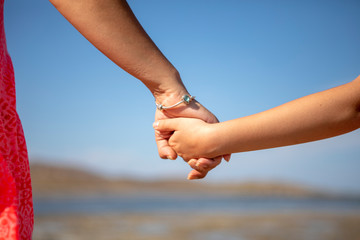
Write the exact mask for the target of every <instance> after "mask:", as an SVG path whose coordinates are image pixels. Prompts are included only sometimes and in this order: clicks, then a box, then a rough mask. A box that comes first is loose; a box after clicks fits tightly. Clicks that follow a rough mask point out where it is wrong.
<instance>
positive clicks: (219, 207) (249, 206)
mask: <svg viewBox="0 0 360 240" xmlns="http://www.w3.org/2000/svg"><path fill="white" fill-rule="evenodd" d="M34 211H35V214H37V215H57V214H68V213H78V214H100V213H101V214H102V213H153V212H157V213H159V212H160V213H161V212H199V213H216V212H221V213H236V214H239V213H271V212H286V211H324V212H336V211H340V212H358V211H360V199H358V198H290V197H253V196H252V197H246V196H227V197H224V196H222V197H220V196H219V197H216V196H202V197H192V196H184V195H182V196H173V197H172V196H147V195H145V196H92V197H76V198H70V197H69V198H40V199H35V200H34Z"/></svg>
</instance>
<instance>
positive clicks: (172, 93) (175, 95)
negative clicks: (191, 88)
mask: <svg viewBox="0 0 360 240" xmlns="http://www.w3.org/2000/svg"><path fill="white" fill-rule="evenodd" d="M151 92H152V94H153V96H154V98H155V101H156V103H159V104H162V105H164V106H171V105H173V104H176V103H177V102H179V101H181V100H182V98H183V96H184V95H188V96H191V95H190V94H189V92H188V91H187V90H186V88H185V85H184V84H183V82H182V80H181V78H180V74H179V73H178V72H175V73H174V74H173V76H172V77H170V78H164V79H163V80H160V83H159V84H158V86H157V87H156V88H154V89H153V90H152V91H151Z"/></svg>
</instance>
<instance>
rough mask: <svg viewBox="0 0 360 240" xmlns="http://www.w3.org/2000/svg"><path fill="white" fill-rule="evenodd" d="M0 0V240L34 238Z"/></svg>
mask: <svg viewBox="0 0 360 240" xmlns="http://www.w3.org/2000/svg"><path fill="white" fill-rule="evenodd" d="M3 9H4V0H0V240H9V239H11V240H13V239H26V240H28V239H31V234H32V230H33V223H34V221H33V218H34V214H33V203H32V193H31V180H30V169H29V160H28V156H27V150H26V144H25V138H24V133H23V130H22V126H21V122H20V119H19V117H18V115H17V112H16V98H15V82H14V70H13V66H12V62H11V59H10V56H9V54H8V52H7V48H6V40H5V32H4V17H3Z"/></svg>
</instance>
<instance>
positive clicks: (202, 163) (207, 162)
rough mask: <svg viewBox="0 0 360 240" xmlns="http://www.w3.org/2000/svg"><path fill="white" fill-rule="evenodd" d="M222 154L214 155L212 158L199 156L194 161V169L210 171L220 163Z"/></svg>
mask: <svg viewBox="0 0 360 240" xmlns="http://www.w3.org/2000/svg"><path fill="white" fill-rule="evenodd" d="M221 159H222V156H219V157H216V158H214V159H209V158H199V160H197V162H196V168H195V169H196V170H198V171H200V172H203V171H206V172H208V171H210V170H211V169H213V168H215V167H216V166H218V165H219V164H220V163H221Z"/></svg>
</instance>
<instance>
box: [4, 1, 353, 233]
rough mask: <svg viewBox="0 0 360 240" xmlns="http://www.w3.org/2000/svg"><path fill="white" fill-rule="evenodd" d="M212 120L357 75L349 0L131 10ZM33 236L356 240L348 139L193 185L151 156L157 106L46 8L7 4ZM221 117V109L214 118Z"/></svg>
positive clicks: (245, 162)
mask: <svg viewBox="0 0 360 240" xmlns="http://www.w3.org/2000/svg"><path fill="white" fill-rule="evenodd" d="M128 2H129V4H130V6H131V8H132V9H133V11H134V13H135V15H136V16H137V17H138V19H139V21H140V22H141V23H142V25H143V27H144V28H145V30H146V31H147V32H148V34H149V35H150V36H151V37H152V39H153V40H154V42H155V43H156V44H157V45H158V47H159V48H160V49H161V50H162V52H163V53H164V54H165V56H167V57H168V59H169V60H170V61H171V62H172V63H173V64H174V65H175V66H176V68H177V69H178V70H179V72H180V74H181V76H182V79H183V81H184V83H185V84H186V86H187V87H188V90H189V91H190V93H191V94H193V95H195V96H196V97H197V100H198V101H200V102H201V103H202V104H203V105H204V106H206V107H207V108H209V110H211V111H212V112H213V113H214V114H215V115H217V116H218V118H219V119H220V120H221V121H226V120H229V119H233V118H238V117H242V116H247V115H250V114H254V113H257V112H260V111H263V110H266V109H269V108H272V107H275V106H278V105H280V104H282V103H285V102H287V101H290V100H293V99H295V98H299V97H302V96H305V95H308V94H311V93H314V92H317V91H321V90H325V89H328V88H331V87H335V86H337V85H340V84H344V83H347V82H349V81H351V80H353V79H355V78H356V77H357V76H358V75H359V74H360V72H359V69H360V68H359V66H360V58H359V55H360V44H359V42H360V27H359V25H360V15H359V14H358V13H359V10H360V2H359V1H357V0H353V1H351V0H348V1H334V0H331V1H230V0H228V1H222V2H221V3H220V2H219V1H205V0H198V1H178V0H174V1H165V0H156V1H145V0H139V1H128ZM5 27H6V29H5V30H6V34H7V43H8V48H9V52H10V55H11V57H12V59H13V63H14V67H15V77H16V87H17V105H18V112H19V115H20V118H21V119H22V123H23V126H24V131H25V136H26V139H27V144H28V150H29V157H30V162H31V165H32V166H31V168H32V177H33V187H34V204H35V207H34V208H35V215H36V219H35V220H36V226H35V232H34V239H169V238H171V239H205V240H206V239H245V240H252V239H255V240H257V239H288V238H289V237H288V236H289V235H290V236H292V237H291V238H292V239H359V238H360V230H359V229H360V200H359V199H360V198H359V196H360V184H359V183H360V174H359V170H360V157H359V156H360V134H359V133H360V132H359V130H357V131H354V132H352V133H349V134H346V135H343V136H339V137H336V138H333V139H327V140H323V141H318V142H314V143H307V144H302V145H298V146H291V147H283V148H277V149H270V150H262V151H257V152H248V153H240V154H234V155H233V156H232V159H231V161H230V163H223V164H222V165H221V166H219V167H218V168H216V169H215V170H213V171H212V172H211V173H209V175H208V176H207V178H206V179H205V180H201V181H196V182H189V181H186V180H185V179H186V176H187V173H188V172H189V171H190V168H189V167H188V166H187V164H185V163H184V162H183V161H182V160H181V159H177V160H176V161H170V160H161V159H160V158H159V157H158V154H157V150H156V144H155V141H154V137H153V135H154V134H153V129H152V123H153V119H154V116H153V115H154V110H155V104H154V99H153V97H152V96H151V94H150V92H149V91H148V90H147V89H146V88H145V87H144V86H143V85H142V84H141V82H140V81H138V80H137V79H135V78H133V77H132V76H130V75H128V74H127V73H126V72H124V71H123V70H121V69H120V68H119V67H117V66H116V65H115V64H113V63H112V62H111V61H109V60H108V59H107V58H106V57H105V56H103V55H102V54H101V53H100V52H99V51H98V50H97V49H95V48H94V47H93V46H92V45H91V44H90V43H89V42H88V41H87V40H86V39H85V38H83V37H82V36H81V35H80V34H79V33H78V32H77V31H76V30H75V29H74V28H73V27H72V26H71V24H69V23H68V22H67V21H66V20H65V19H64V18H63V17H62V16H61V15H60V14H59V13H58V12H57V10H56V9H55V8H54V7H53V6H52V5H51V4H50V3H49V2H48V1H20V0H11V1H6V5H5ZM225 106H226V107H225Z"/></svg>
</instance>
